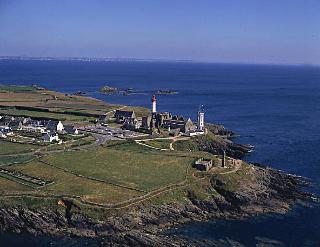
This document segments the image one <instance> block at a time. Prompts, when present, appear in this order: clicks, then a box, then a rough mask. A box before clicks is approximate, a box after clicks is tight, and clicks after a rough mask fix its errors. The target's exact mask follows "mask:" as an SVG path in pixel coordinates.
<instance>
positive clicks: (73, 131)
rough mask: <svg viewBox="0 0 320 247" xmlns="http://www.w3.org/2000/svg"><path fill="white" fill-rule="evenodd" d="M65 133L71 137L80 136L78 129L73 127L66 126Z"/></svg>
mask: <svg viewBox="0 0 320 247" xmlns="http://www.w3.org/2000/svg"><path fill="white" fill-rule="evenodd" d="M64 132H65V133H67V134H69V135H79V131H78V129H77V128H75V127H74V126H72V125H65V126H64Z"/></svg>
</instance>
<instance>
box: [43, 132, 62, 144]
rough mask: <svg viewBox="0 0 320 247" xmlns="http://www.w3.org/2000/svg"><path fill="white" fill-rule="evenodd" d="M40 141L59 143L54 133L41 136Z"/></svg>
mask: <svg viewBox="0 0 320 247" xmlns="http://www.w3.org/2000/svg"><path fill="white" fill-rule="evenodd" d="M42 140H43V141H45V142H53V141H55V142H59V140H60V139H59V136H58V134H57V133H56V132H48V133H46V134H44V135H43V136H42Z"/></svg>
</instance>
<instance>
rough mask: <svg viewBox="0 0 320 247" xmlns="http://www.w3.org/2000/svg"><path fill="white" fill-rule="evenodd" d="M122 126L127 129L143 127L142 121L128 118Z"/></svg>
mask: <svg viewBox="0 0 320 247" xmlns="http://www.w3.org/2000/svg"><path fill="white" fill-rule="evenodd" d="M122 127H123V128H124V129H127V130H137V129H139V128H140V127H141V122H140V121H138V120H137V119H132V118H131V119H126V120H125V121H124V123H123V126H122Z"/></svg>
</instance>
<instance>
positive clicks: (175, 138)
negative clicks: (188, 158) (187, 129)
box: [135, 136, 190, 151]
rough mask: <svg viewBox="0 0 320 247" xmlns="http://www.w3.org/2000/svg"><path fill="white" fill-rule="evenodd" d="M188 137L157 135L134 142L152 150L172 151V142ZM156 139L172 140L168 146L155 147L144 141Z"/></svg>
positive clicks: (187, 138)
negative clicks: (156, 136)
mask: <svg viewBox="0 0 320 247" xmlns="http://www.w3.org/2000/svg"><path fill="white" fill-rule="evenodd" d="M189 139H190V137H181V136H175V137H158V138H151V139H141V140H135V142H136V143H137V144H139V145H142V146H145V147H148V148H151V149H154V150H159V151H174V148H173V143H175V142H176V141H182V140H189ZM156 140H172V142H171V143H170V144H169V148H157V147H154V146H151V145H149V144H147V143H145V142H148V141H156Z"/></svg>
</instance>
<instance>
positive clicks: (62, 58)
mask: <svg viewBox="0 0 320 247" xmlns="http://www.w3.org/2000/svg"><path fill="white" fill-rule="evenodd" d="M0 60H25V61H28V60H29V61H30V60H33V61H79V62H175V63H205V64H234V65H272V66H311V67H319V66H320V64H313V63H270V62H240V61H239V62H219V61H206V60H193V59H166V58H135V57H87V56H80V57H73V56H71V57H69V56H57V57H55V56H24V55H21V56H13V55H12V56H11V55H9V56H1V55H0Z"/></svg>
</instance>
